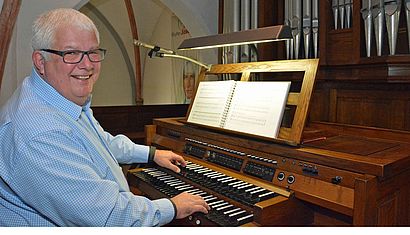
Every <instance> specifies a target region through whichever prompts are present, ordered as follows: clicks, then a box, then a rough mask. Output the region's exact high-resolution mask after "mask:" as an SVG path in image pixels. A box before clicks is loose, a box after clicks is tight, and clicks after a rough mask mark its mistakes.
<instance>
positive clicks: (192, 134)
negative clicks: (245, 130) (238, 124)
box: [127, 62, 410, 226]
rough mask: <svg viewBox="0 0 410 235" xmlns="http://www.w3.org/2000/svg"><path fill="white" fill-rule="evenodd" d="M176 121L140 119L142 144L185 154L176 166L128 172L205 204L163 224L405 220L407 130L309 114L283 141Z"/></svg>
mask: <svg viewBox="0 0 410 235" xmlns="http://www.w3.org/2000/svg"><path fill="white" fill-rule="evenodd" d="M290 63H291V62H290ZM224 71H226V68H225V69H224ZM302 89H303V88H302ZM300 94H303V92H302V91H301V93H300ZM294 95H295V94H293V95H292V96H294ZM299 97H300V96H299ZM304 97H305V101H306V99H307V100H309V98H310V97H309V96H304ZM293 98H294V97H293ZM293 98H292V99H293ZM296 103H297V102H296ZM302 116H303V115H302ZM295 118H296V119H297V118H298V117H297V116H296V117H295ZM185 120H186V118H185V117H180V118H162V119H155V120H154V123H153V125H149V126H147V127H146V133H147V143H148V144H152V145H154V146H157V147H158V148H163V149H171V150H173V151H174V152H176V153H179V154H181V155H183V156H184V158H185V159H186V160H187V163H188V164H187V166H186V167H182V168H181V172H180V173H174V172H171V171H169V170H167V169H163V168H161V167H158V166H143V167H139V168H135V169H133V170H130V171H129V172H128V175H127V177H128V182H129V184H130V188H131V190H132V192H134V193H136V194H143V195H145V196H148V197H150V198H159V197H172V196H174V195H176V194H178V193H181V192H189V193H193V194H197V195H201V196H202V197H203V198H204V199H205V200H206V201H207V203H208V204H209V205H210V207H211V210H210V212H209V213H208V214H206V215H205V214H201V213H196V214H193V215H191V216H189V217H188V218H185V219H181V220H175V221H173V222H171V224H169V225H170V226H301V225H308V226H329V225H331V226H392V225H402V226H403V225H409V224H410V201H409V200H408V198H409V197H410V184H409V180H408V179H409V178H410V134H409V133H408V132H404V131H394V130H389V129H381V128H372V127H366V126H353V125H346V124H337V123H324V122H309V123H308V124H307V125H306V127H304V128H302V129H301V137H300V139H299V140H300V142H299V141H297V140H296V144H289V143H286V141H274V140H268V139H261V138H258V137H255V136H249V135H243V134H241V133H235V132H227V131H223V130H218V129H210V128H207V127H204V126H198V125H193V124H190V123H187V122H185ZM294 128H295V127H294V126H292V127H291V128H290V129H286V130H287V131H286V132H289V131H290V132H292V130H294ZM280 136H281V135H280ZM282 136H286V135H282ZM290 139H292V138H290ZM292 140H295V139H292ZM292 143H293V142H292Z"/></svg>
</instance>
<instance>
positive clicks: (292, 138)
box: [186, 59, 319, 145]
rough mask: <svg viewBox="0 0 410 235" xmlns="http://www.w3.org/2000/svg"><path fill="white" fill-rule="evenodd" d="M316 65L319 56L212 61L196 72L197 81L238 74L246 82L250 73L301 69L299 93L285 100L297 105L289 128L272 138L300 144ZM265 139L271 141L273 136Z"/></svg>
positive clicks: (293, 93)
mask: <svg viewBox="0 0 410 235" xmlns="http://www.w3.org/2000/svg"><path fill="white" fill-rule="evenodd" d="M318 64H319V60H318V59H305V60H280V61H261V62H249V63H236V64H214V65H212V66H211V69H209V70H205V69H202V70H201V73H200V74H199V77H198V80H199V82H201V81H204V80H205V78H206V76H207V75H221V74H241V81H248V80H249V76H250V74H251V73H265V72H273V73H279V72H304V76H303V80H302V87H301V90H300V92H292V94H291V95H290V96H289V97H290V98H289V97H288V100H287V105H296V110H295V115H294V118H293V121H292V125H291V128H286V127H281V128H280V131H279V135H278V138H277V139H275V141H278V142H284V143H286V144H290V145H298V144H300V143H301V138H302V132H303V129H304V127H305V124H306V117H307V114H308V110H309V103H310V98H311V95H312V90H313V86H314V83H315V79H316V72H317V68H318ZM195 95H196V89H195ZM192 104H193V102H191V105H190V107H189V110H188V113H187V116H186V119H188V116H189V113H190V112H191V108H192ZM211 129H212V128H211ZM223 131H226V132H230V131H228V130H226V129H224V130H223ZM254 137H256V136H254ZM258 138H259V137H258ZM261 138H262V137H261ZM262 139H263V138H262ZM267 139H268V140H273V139H272V138H267Z"/></svg>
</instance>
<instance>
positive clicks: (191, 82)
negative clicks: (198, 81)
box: [184, 74, 195, 99]
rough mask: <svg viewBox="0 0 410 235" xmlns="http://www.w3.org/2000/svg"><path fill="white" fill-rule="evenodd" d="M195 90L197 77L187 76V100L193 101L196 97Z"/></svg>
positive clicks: (185, 84) (185, 87) (185, 86)
mask: <svg viewBox="0 0 410 235" xmlns="http://www.w3.org/2000/svg"><path fill="white" fill-rule="evenodd" d="M194 89H195V75H194V74H186V75H184V92H185V96H186V98H187V99H192V98H193V96H194Z"/></svg>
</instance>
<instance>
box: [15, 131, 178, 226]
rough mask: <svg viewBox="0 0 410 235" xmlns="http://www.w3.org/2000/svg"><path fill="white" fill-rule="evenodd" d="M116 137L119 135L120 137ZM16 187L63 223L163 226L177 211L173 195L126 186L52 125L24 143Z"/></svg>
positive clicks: (32, 203)
mask: <svg viewBox="0 0 410 235" xmlns="http://www.w3.org/2000/svg"><path fill="white" fill-rule="evenodd" d="M114 142H116V141H114ZM20 144H21V148H19V151H20V153H19V154H17V155H18V157H17V158H16V159H14V161H13V165H14V167H13V169H14V172H13V175H12V177H13V180H12V182H13V185H12V186H13V189H14V190H15V191H16V193H17V194H18V195H20V196H21V198H22V200H23V201H25V203H27V204H28V205H30V206H31V207H32V208H34V209H35V210H36V211H38V212H39V213H40V214H42V215H43V216H44V217H46V218H47V219H48V220H50V221H52V222H53V223H55V224H56V225H58V226H161V225H164V224H166V223H169V222H170V221H171V220H172V219H173V217H174V213H175V211H174V208H173V205H172V203H171V201H170V200H169V199H159V200H153V201H151V200H149V199H147V198H145V197H141V196H135V195H133V194H132V193H131V192H120V190H119V186H118V184H117V183H116V182H115V181H113V180H109V179H106V175H107V172H106V171H108V170H109V169H106V170H105V169H104V168H102V167H101V166H98V165H97V163H96V160H95V159H93V158H92V157H91V155H89V154H88V153H87V150H86V148H84V147H83V146H82V145H81V144H80V143H79V140H77V139H76V137H74V136H72V135H71V134H70V133H69V132H64V131H49V132H46V133H42V134H40V135H37V136H36V137H34V138H33V139H31V140H30V142H29V143H20Z"/></svg>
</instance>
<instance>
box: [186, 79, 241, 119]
mask: <svg viewBox="0 0 410 235" xmlns="http://www.w3.org/2000/svg"><path fill="white" fill-rule="evenodd" d="M234 85H235V81H233V80H229V81H209V82H207V81H204V82H201V83H199V85H198V89H197V93H196V95H195V99H194V102H193V104H192V107H191V111H190V113H189V116H188V120H187V121H188V122H192V123H197V124H202V125H208V126H213V127H220V123H221V120H222V118H223V116H224V112H225V111H226V110H225V109H226V105H227V102H228V100H229V99H230V96H231V91H232V87H233V86H234Z"/></svg>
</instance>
